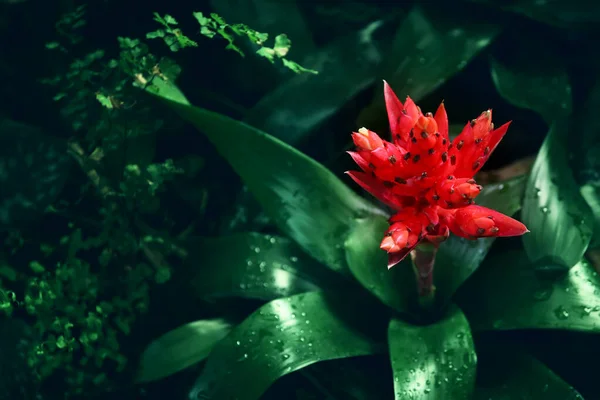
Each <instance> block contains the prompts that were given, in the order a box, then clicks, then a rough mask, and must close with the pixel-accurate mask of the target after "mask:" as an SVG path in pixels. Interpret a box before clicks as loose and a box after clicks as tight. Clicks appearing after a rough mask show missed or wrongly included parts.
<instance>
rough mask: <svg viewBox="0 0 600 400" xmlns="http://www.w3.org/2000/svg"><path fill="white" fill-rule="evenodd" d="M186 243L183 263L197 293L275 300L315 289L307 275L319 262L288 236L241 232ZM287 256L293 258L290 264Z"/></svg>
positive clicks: (316, 287) (205, 296)
mask: <svg viewBox="0 0 600 400" xmlns="http://www.w3.org/2000/svg"><path fill="white" fill-rule="evenodd" d="M188 244H189V248H190V256H189V257H188V261H187V263H188V265H189V266H190V269H191V270H192V271H193V272H192V273H193V274H194V277H193V278H192V279H191V280H190V283H191V285H192V290H193V292H194V293H195V294H196V295H198V296H199V297H202V298H207V297H244V298H253V299H261V300H273V299H276V298H278V297H285V296H290V295H292V294H297V293H302V292H308V291H311V290H318V286H316V285H315V284H314V283H313V282H312V281H311V280H310V278H309V276H310V275H311V271H315V274H316V271H319V270H322V269H323V268H322V267H321V265H320V264H319V263H317V262H316V261H315V260H313V259H312V258H311V257H309V256H308V255H306V254H304V253H303V252H302V249H300V247H299V246H298V245H296V244H295V243H294V242H292V241H291V240H289V239H286V238H283V237H278V236H272V235H264V234H260V233H239V234H235V235H229V236H222V237H218V238H200V239H193V240H190V241H188ZM257 249H258V252H257V251H256V250H257ZM291 257H296V258H297V261H296V262H294V263H293V264H292V262H291V261H290V258H291ZM292 265H293V266H292ZM331 274H332V275H335V274H333V273H331ZM336 277H337V276H336Z"/></svg>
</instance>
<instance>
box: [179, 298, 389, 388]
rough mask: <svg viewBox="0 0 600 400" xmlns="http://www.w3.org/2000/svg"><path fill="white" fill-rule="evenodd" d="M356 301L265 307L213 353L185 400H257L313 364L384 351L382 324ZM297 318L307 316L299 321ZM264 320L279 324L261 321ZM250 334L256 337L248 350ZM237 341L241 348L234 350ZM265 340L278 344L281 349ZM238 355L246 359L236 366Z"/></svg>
mask: <svg viewBox="0 0 600 400" xmlns="http://www.w3.org/2000/svg"><path fill="white" fill-rule="evenodd" d="M356 297H357V296H353V297H349V296H343V297H341V296H335V299H334V298H329V297H326V296H325V295H324V294H323V293H320V292H311V293H305V294H299V295H295V296H291V297H287V298H284V299H279V300H274V301H272V302H270V303H268V304H266V305H264V306H263V307H261V308H260V309H259V310H258V311H256V312H254V313H253V314H252V315H250V316H249V317H248V318H246V320H245V321H244V322H242V323H241V324H240V325H238V326H237V327H236V328H234V329H233V331H232V332H231V333H230V334H229V335H228V336H227V337H226V338H225V339H223V340H222V341H220V342H219V343H218V344H217V345H216V346H215V347H214V348H213V349H212V351H211V353H210V355H209V357H208V359H207V361H206V366H205V367H204V370H203V372H202V374H201V375H200V377H199V379H198V380H197V381H196V383H195V384H194V386H193V387H192V389H191V391H190V393H189V398H190V399H199V398H210V399H234V398H235V399H238V400H256V399H258V398H260V396H261V395H262V394H263V393H264V392H265V390H267V389H268V388H269V386H270V385H271V384H272V383H273V382H274V381H275V380H277V379H279V378H280V377H282V376H284V375H287V374H289V373H291V372H294V371H297V370H299V369H301V368H304V367H306V366H308V365H311V364H313V363H316V362H319V361H325V360H335V359H339V358H346V357H356V356H365V355H371V354H377V353H381V352H383V351H385V348H384V346H383V344H382V343H383V341H384V335H385V323H386V321H385V319H382V318H380V317H379V316H376V315H375V314H376V313H373V312H372V310H370V309H369V307H363V308H361V307H360V306H359V304H363V306H364V303H362V302H364V301H365V299H364V298H363V297H362V296H358V297H359V298H356ZM367 304H369V305H370V303H367ZM294 307H295V309H296V317H295V318H292V309H293V308H294ZM299 312H304V313H306V316H305V317H302V318H299V317H298V313H299ZM269 314H275V315H278V316H279V319H278V320H277V321H274V320H272V319H268V318H265V316H266V315H269ZM307 319H308V320H310V321H311V323H310V326H307V325H306V324H305V321H306V320H307ZM251 331H257V332H259V334H258V335H257V337H256V341H255V342H254V343H252V344H247V340H246V339H247V337H248V335H249V332H251ZM301 331H302V334H300V333H301ZM300 337H304V341H302V340H300ZM238 340H239V341H240V342H241V343H242V345H241V346H237V345H236V344H235V342H236V341H238ZM270 340H281V346H279V347H278V346H274V345H273V344H271V342H270ZM243 354H248V357H247V358H245V359H244V360H243V361H241V362H239V361H238V359H239V358H240V357H241V356H242V355H243ZM284 355H287V357H284ZM232 382H235V384H232ZM202 396H204V397H202Z"/></svg>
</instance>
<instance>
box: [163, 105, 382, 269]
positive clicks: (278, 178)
mask: <svg viewBox="0 0 600 400" xmlns="http://www.w3.org/2000/svg"><path fill="white" fill-rule="evenodd" d="M159 95H160V94H159ZM163 100H164V102H165V103H166V104H167V105H168V106H170V107H171V108H173V109H174V110H175V111H176V112H177V113H178V114H179V115H180V116H181V117H182V118H184V119H186V120H188V121H189V122H191V123H192V124H193V125H194V126H195V127H196V128H197V129H198V130H200V131H201V132H203V133H204V134H205V135H207V136H208V138H209V140H210V141H211V142H212V143H213V144H214V145H215V147H216V148H217V150H218V151H219V152H220V153H221V155H222V156H223V157H224V158H225V159H226V160H227V161H228V162H229V163H230V164H231V166H232V167H233V169H234V170H235V171H236V172H237V173H238V174H239V175H240V176H241V178H242V180H243V181H244V183H245V184H246V185H247V186H248V188H249V190H250V191H251V192H252V193H253V194H254V196H256V198H257V200H258V201H259V203H260V204H261V205H262V207H263V209H264V210H265V213H267V215H268V216H270V217H271V218H273V220H274V222H275V224H276V225H277V227H278V228H279V229H280V230H281V231H282V232H284V233H286V234H287V235H289V236H290V237H291V238H292V239H294V240H295V241H296V243H298V244H299V245H300V246H301V247H303V248H304V250H306V252H308V253H309V254H310V255H311V256H313V257H314V258H316V259H317V260H319V261H321V262H323V263H324V264H325V265H327V266H328V267H330V268H331V269H333V270H336V271H339V272H343V273H347V269H348V267H347V265H346V260H345V255H344V251H343V249H342V248H341V246H339V244H340V242H341V241H342V240H343V237H344V236H345V235H346V234H347V232H348V230H349V229H350V226H351V224H352V221H353V220H354V218H355V217H356V216H357V214H369V213H371V212H377V211H376V210H375V208H374V206H373V205H371V204H370V203H369V202H367V201H366V200H364V199H362V198H361V197H360V196H358V195H357V194H356V193H354V192H353V191H352V190H351V189H350V188H349V187H348V186H346V184H344V183H343V182H342V181H341V180H340V179H339V178H338V177H336V176H335V175H334V174H333V173H332V172H331V171H329V170H327V169H326V168H325V167H324V166H323V165H321V164H319V163H318V162H316V161H315V160H314V159H312V158H310V157H308V156H307V155H305V154H303V153H301V152H299V151H298V150H296V149H294V148H293V147H291V146H289V145H287V144H285V143H283V142H282V141H280V140H278V139H276V138H274V137H272V136H270V135H268V134H266V133H264V132H262V131H260V130H258V129H255V128H253V127H251V126H249V125H247V124H245V123H242V122H240V121H236V120H234V119H232V118H229V117H227V116H225V115H221V114H218V113H215V112H212V111H208V110H205V109H202V108H198V107H194V106H191V105H186V104H185V103H180V102H176V101H173V100H169V99H168V98H164V97H163ZM336 245H338V246H337V247H336Z"/></svg>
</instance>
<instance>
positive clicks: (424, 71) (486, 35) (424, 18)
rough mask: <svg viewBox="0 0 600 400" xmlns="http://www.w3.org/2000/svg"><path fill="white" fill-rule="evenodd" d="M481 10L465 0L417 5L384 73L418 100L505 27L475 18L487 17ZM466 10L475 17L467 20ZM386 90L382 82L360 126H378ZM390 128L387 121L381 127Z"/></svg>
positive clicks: (399, 90) (395, 86) (400, 32)
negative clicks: (463, 0) (456, 4)
mask: <svg viewBox="0 0 600 400" xmlns="http://www.w3.org/2000/svg"><path fill="white" fill-rule="evenodd" d="M479 11H481V10H477V9H476V7H470V6H469V5H467V4H462V5H461V8H460V11H459V10H458V9H457V8H456V7H454V6H452V5H444V4H441V3H440V4H437V5H436V6H435V7H421V6H415V7H414V8H413V9H412V10H411V11H410V13H409V14H408V15H407V16H406V18H405V19H404V21H402V24H401V25H400V27H399V29H398V31H397V32H396V35H395V37H394V41H393V43H392V51H391V53H390V54H388V56H387V57H386V59H387V61H386V64H384V66H383V67H382V69H383V71H382V76H383V78H384V79H386V80H387V81H388V83H389V84H390V85H391V86H392V88H393V89H394V91H395V92H396V94H397V95H398V96H399V97H400V98H404V97H405V96H407V95H408V96H410V97H411V98H412V99H413V100H415V101H419V100H421V99H423V98H424V97H425V96H426V95H428V94H429V93H431V92H433V91H434V90H435V89H437V88H438V87H440V86H441V85H442V84H443V83H444V82H446V80H448V79H449V78H451V77H452V76H453V75H455V74H456V73H457V72H459V71H460V70H462V69H463V68H464V67H465V66H466V65H467V64H468V63H469V62H470V61H471V60H472V59H473V58H474V57H475V56H476V55H477V54H479V52H480V51H482V50H483V49H485V48H486V47H487V46H488V45H489V44H490V43H491V42H492V41H493V39H494V38H495V37H496V36H497V35H498V33H499V32H500V27H499V26H498V25H496V24H494V23H493V22H491V21H486V23H484V24H479V23H472V22H470V21H475V20H481V19H483V20H485V19H486V17H485V14H480V13H479ZM465 13H468V14H469V15H471V16H472V18H473V19H471V20H465V18H464V17H463V15H464V14H465ZM382 90H383V86H382V85H378V87H377V89H376V91H375V97H374V98H373V102H372V104H371V105H370V106H369V107H368V108H367V109H366V110H364V111H363V113H362V115H361V116H360V117H359V123H358V125H359V126H361V125H364V126H369V127H370V128H371V129H374V130H376V131H377V129H378V127H377V126H376V124H372V123H370V122H369V119H375V118H374V117H371V114H372V113H375V112H376V113H377V114H380V113H381V110H382V109H383V108H384V102H383V93H382ZM371 110H373V111H371ZM385 123H386V124H387V121H386V122H385ZM385 129H387V127H386V126H382V129H381V131H382V132H383V131H385Z"/></svg>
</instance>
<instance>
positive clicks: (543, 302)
mask: <svg viewBox="0 0 600 400" xmlns="http://www.w3.org/2000/svg"><path fill="white" fill-rule="evenodd" d="M554 267H555V266H554V265H552V264H546V265H539V266H538V267H537V268H536V267H534V266H533V265H532V264H531V262H530V261H529V260H528V258H527V256H526V254H525V252H523V251H511V252H507V253H504V254H500V255H498V256H495V257H494V258H492V259H490V260H489V261H487V262H486V263H485V265H484V266H483V267H482V268H480V269H479V270H478V271H477V272H476V273H475V274H474V275H473V277H472V278H471V279H469V280H468V281H467V282H466V283H465V285H464V286H463V287H462V288H461V290H460V291H459V292H458V297H457V301H458V303H459V304H460V305H461V307H462V308H463V310H464V311H465V314H466V315H467V316H468V317H469V322H470V323H471V325H472V327H473V330H478V331H481V330H512V329H534V328H541V329H567V330H574V331H585V332H600V297H599V296H598V294H599V293H600V278H599V277H598V273H597V272H596V271H595V270H594V268H593V267H592V266H591V265H590V264H589V263H588V262H587V261H585V260H582V261H580V262H579V263H577V264H576V265H575V266H574V267H573V268H571V269H569V270H565V269H556V268H554Z"/></svg>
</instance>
